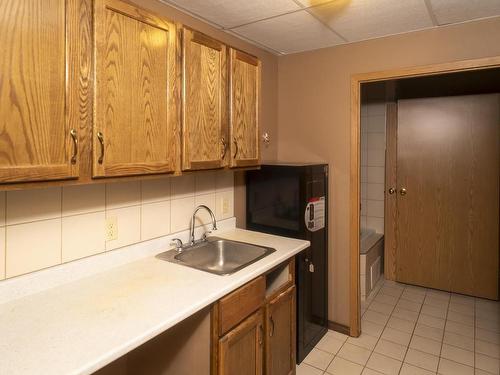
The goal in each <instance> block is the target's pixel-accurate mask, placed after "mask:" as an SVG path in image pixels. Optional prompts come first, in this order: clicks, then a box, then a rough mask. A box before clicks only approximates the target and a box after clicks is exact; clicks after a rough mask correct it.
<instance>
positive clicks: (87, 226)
mask: <svg viewBox="0 0 500 375" xmlns="http://www.w3.org/2000/svg"><path fill="white" fill-rule="evenodd" d="M105 222H106V213H105V212H104V211H101V212H92V213H88V214H83V215H74V216H69V217H63V218H62V261H63V262H69V261H72V260H75V259H80V258H84V257H87V256H90V255H94V254H98V253H102V252H103V251H104V250H105V242H106V240H105Z"/></svg>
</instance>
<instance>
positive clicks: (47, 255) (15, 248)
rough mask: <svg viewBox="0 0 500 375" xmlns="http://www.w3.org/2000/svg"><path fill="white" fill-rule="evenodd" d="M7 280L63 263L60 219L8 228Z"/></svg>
mask: <svg viewBox="0 0 500 375" xmlns="http://www.w3.org/2000/svg"><path fill="white" fill-rule="evenodd" d="M6 252H7V256H6V268H5V270H6V277H14V276H18V275H22V274H25V273H28V272H33V271H36V270H40V269H42V268H46V267H50V266H54V265H56V264H59V263H61V218H58V219H51V220H43V221H35V222H30V223H26V224H19V225H9V226H7V235H6Z"/></svg>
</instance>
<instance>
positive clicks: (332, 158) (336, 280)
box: [277, 18, 500, 325]
mask: <svg viewBox="0 0 500 375" xmlns="http://www.w3.org/2000/svg"><path fill="white" fill-rule="evenodd" d="M499 35H500V18H496V19H490V20H484V21H479V22H473V23H466V24H461V25H456V26H450V27H445V28H440V29H432V30H427V31H421V32H415V33H411V34H405V35H397V36H392V37H387V38H381V39H376V40H371V41H366V42H360V43H355V44H350V45H345V46H338V47H332V48H327V49H322V50H317V51H312V52H306V53H300V54H295V55H288V56H284V57H280V60H279V71H278V76H279V80H278V87H279V90H278V132H279V138H278V139H277V141H278V159H280V160H286V161H306V160H307V161H323V160H324V161H327V162H328V163H329V164H330V171H331V174H330V207H329V208H330V217H329V219H330V249H329V256H330V261H329V273H330V284H329V285H330V291H329V318H330V320H333V321H335V322H338V323H341V324H345V325H348V324H349V298H348V296H349V215H350V211H349V189H350V186H349V173H350V170H349V165H350V164H349V163H350V154H349V153H350V128H349V127H350V119H349V113H350V112H349V111H350V96H349V94H350V86H349V84H350V77H351V75H352V74H355V73H362V72H371V71H379V70H388V69H394V68H401V67H411V66H418V65H427V64H433V63H441V62H449V61H456V60H464V59H471V58H480V57H488V56H498V55H500V43H499Z"/></svg>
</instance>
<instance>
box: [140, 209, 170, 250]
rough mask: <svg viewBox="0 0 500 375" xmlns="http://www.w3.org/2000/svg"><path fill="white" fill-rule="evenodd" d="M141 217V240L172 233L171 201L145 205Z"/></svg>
mask: <svg viewBox="0 0 500 375" xmlns="http://www.w3.org/2000/svg"><path fill="white" fill-rule="evenodd" d="M141 216H142V220H141V240H143V241H145V240H149V239H151V238H156V237H161V236H166V235H167V234H169V233H170V201H163V202H154V203H148V204H143V205H142V213H141Z"/></svg>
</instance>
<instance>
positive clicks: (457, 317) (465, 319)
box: [446, 310, 474, 327]
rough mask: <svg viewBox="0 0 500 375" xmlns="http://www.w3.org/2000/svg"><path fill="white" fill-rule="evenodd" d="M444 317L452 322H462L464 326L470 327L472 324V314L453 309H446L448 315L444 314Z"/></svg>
mask: <svg viewBox="0 0 500 375" xmlns="http://www.w3.org/2000/svg"><path fill="white" fill-rule="evenodd" d="M446 319H448V320H450V321H452V322H456V323H460V324H464V325H466V326H471V327H472V326H473V325H474V316H472V315H466V314H461V313H459V312H456V311H453V310H450V311H448V315H447V316H446Z"/></svg>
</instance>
